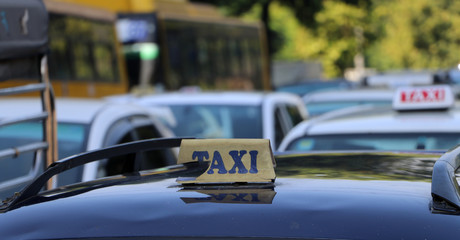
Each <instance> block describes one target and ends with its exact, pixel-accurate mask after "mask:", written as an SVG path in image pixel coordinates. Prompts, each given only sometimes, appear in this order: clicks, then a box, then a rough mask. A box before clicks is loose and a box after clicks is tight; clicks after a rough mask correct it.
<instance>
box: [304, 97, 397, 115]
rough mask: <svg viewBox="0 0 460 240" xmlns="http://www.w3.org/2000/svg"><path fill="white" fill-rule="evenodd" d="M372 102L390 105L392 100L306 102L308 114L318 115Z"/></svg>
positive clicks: (378, 104)
mask: <svg viewBox="0 0 460 240" xmlns="http://www.w3.org/2000/svg"><path fill="white" fill-rule="evenodd" d="M364 104H372V105H376V106H385V105H386V106H390V105H391V100H388V101H386V100H376V101H327V102H310V103H307V104H306V107H307V111H308V115H309V116H310V117H312V116H318V115H321V114H323V113H327V112H330V111H333V110H338V109H342V108H346V107H353V106H357V105H364Z"/></svg>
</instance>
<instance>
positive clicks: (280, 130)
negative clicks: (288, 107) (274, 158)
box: [274, 106, 287, 148]
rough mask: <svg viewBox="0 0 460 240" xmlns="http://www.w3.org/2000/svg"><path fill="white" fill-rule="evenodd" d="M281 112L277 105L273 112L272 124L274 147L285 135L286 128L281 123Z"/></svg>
mask: <svg viewBox="0 0 460 240" xmlns="http://www.w3.org/2000/svg"><path fill="white" fill-rule="evenodd" d="M282 119H283V118H282V112H281V108H280V107H279V106H277V107H276V108H275V112H274V121H275V122H274V124H275V126H274V127H275V143H274V144H275V148H278V146H279V144H280V143H281V141H282V140H283V138H284V136H286V133H287V132H286V129H284V128H285V126H284V125H283V120H282Z"/></svg>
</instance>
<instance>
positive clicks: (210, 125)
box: [110, 92, 307, 149]
mask: <svg viewBox="0 0 460 240" xmlns="http://www.w3.org/2000/svg"><path fill="white" fill-rule="evenodd" d="M110 99H111V101H118V102H120V101H122V102H123V101H128V102H132V103H135V104H139V105H141V106H144V107H148V108H152V109H153V110H154V111H155V112H156V114H157V115H158V116H163V119H164V120H165V123H167V125H168V126H169V127H170V128H171V129H172V130H173V132H174V134H175V135H176V136H179V137H180V136H186V137H197V138H266V139H270V140H271V143H272V147H273V149H276V147H277V146H278V145H279V143H280V142H281V140H282V139H283V138H284V136H285V135H286V134H287V133H288V132H289V130H290V129H291V128H292V127H294V126H295V125H296V124H297V123H299V122H301V121H303V120H305V119H307V113H306V111H305V107H304V106H303V103H302V100H301V99H300V97H298V96H296V95H294V94H290V93H268V92H172V93H163V94H153V95H145V96H140V97H136V96H133V95H127V96H117V97H112V98H110Z"/></svg>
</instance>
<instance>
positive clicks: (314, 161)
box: [0, 141, 460, 239]
mask: <svg viewBox="0 0 460 240" xmlns="http://www.w3.org/2000/svg"><path fill="white" fill-rule="evenodd" d="M133 144H136V143H133ZM144 144H147V145H150V147H152V143H151V141H144ZM130 145H131V146H132V144H127V145H125V146H130ZM111 149H112V150H113V149H114V148H111ZM115 150H117V148H116V147H115ZM118 150H119V149H118ZM98 152H99V153H101V151H98ZM98 152H96V153H98ZM457 152H458V151H453V152H451V153H450V154H457ZM114 154H115V153H114ZM448 154H449V153H448ZM439 156H440V154H439V153H426V152H417V153H378V152H375V153H371V152H369V153H309V154H284V155H281V156H278V157H277V167H276V173H277V179H276V181H275V182H274V183H272V184H236V185H235V184H230V185H216V184H211V185H206V186H203V185H181V184H178V183H177V182H176V181H175V180H176V177H177V176H183V174H184V173H192V172H193V171H198V169H199V168H197V167H187V166H174V167H171V168H170V169H160V170H156V171H150V172H144V173H142V174H131V175H124V176H117V177H112V178H106V179H100V180H96V181H93V182H87V183H82V184H77V185H71V186H68V187H65V188H62V189H57V190H54V191H48V192H43V193H41V194H38V195H36V196H30V197H29V198H27V199H26V200H24V201H23V202H22V203H21V204H19V206H17V207H13V208H11V209H10V210H7V211H5V212H4V213H1V214H0V223H1V224H2V228H1V229H2V230H0V234H1V235H2V236H5V237H9V236H14V237H19V238H39V239H43V238H85V237H86V238H89V237H130V238H131V237H139V238H140V237H160V238H161V237H165V236H169V237H198V238H199V237H216V238H219V237H259V238H266V237H274V238H285V237H292V238H334V239H337V238H339V239H396V238H415V239H418V238H441V239H446V238H452V236H456V235H458V234H459V233H460V229H459V228H458V227H457V226H458V224H459V221H460V219H459V218H458V216H456V215H451V213H455V212H451V213H450V214H445V213H441V212H439V211H438V212H436V211H433V199H432V197H431V192H432V191H431V183H430V179H431V178H430V176H431V170H432V166H433V164H434V163H435V161H436V159H438V158H439ZM444 156H445V155H444ZM444 158H446V157H444ZM64 162H65V161H64ZM64 162H63V163H64ZM57 165H59V164H57ZM43 216H46V218H47V220H46V221H43ZM19 229H20V230H19Z"/></svg>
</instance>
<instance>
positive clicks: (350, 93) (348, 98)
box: [303, 88, 394, 117]
mask: <svg viewBox="0 0 460 240" xmlns="http://www.w3.org/2000/svg"><path fill="white" fill-rule="evenodd" d="M393 95H394V90H390V89H372V88H365V89H362V88H361V89H349V90H328V91H321V92H313V93H311V94H306V95H304V96H303V100H304V103H305V106H306V108H307V111H308V114H309V116H311V117H316V116H319V115H321V114H324V113H327V112H330V111H334V110H338V109H342V108H346V107H352V106H357V105H364V104H372V105H376V106H380V105H388V106H390V105H391V103H392V100H393Z"/></svg>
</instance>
